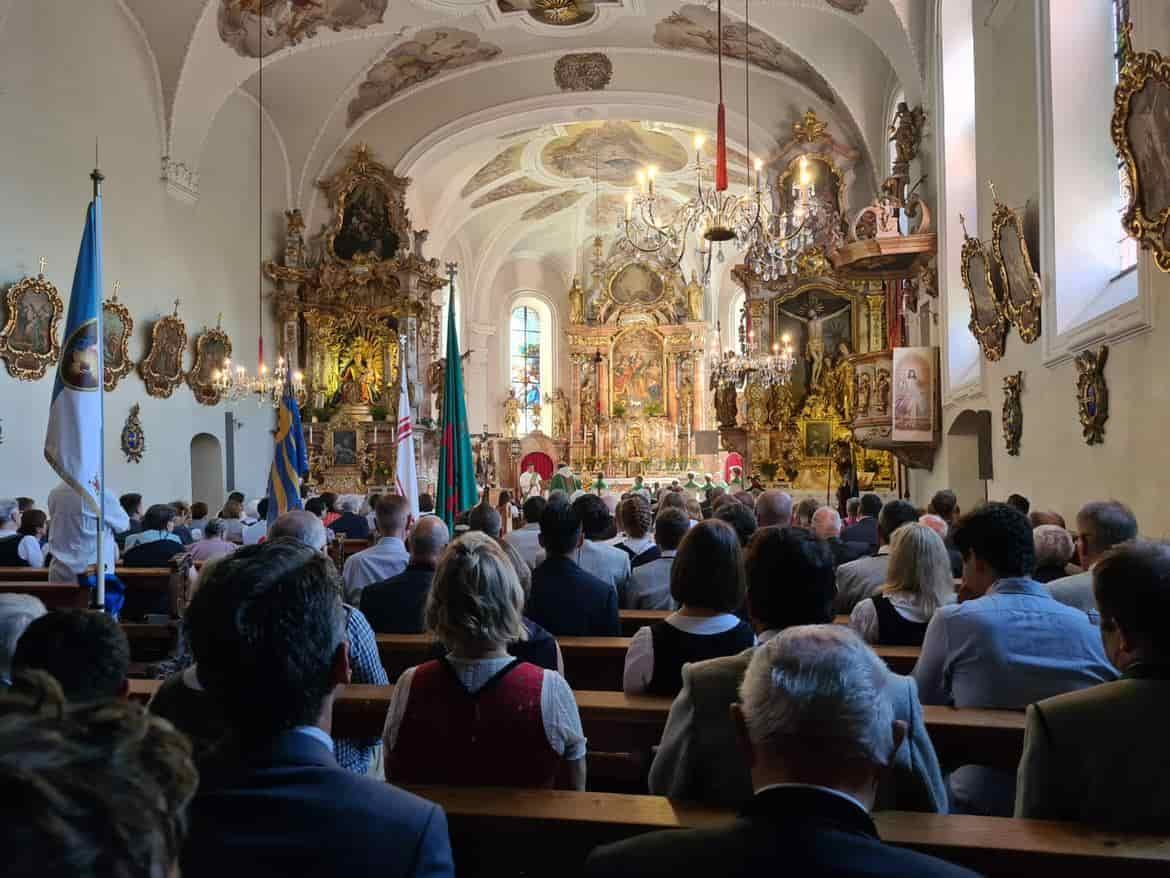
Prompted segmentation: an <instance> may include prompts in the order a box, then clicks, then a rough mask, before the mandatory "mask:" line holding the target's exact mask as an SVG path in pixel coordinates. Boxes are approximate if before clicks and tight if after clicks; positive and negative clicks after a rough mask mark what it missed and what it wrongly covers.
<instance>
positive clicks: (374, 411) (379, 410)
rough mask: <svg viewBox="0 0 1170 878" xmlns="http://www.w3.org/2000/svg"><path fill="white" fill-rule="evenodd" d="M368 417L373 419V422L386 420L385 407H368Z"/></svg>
mask: <svg viewBox="0 0 1170 878" xmlns="http://www.w3.org/2000/svg"><path fill="white" fill-rule="evenodd" d="M370 417H371V418H372V419H374V420H375V421H384V420H386V406H384V405H375V406H370Z"/></svg>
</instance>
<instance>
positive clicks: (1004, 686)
mask: <svg viewBox="0 0 1170 878" xmlns="http://www.w3.org/2000/svg"><path fill="white" fill-rule="evenodd" d="M1116 679H1117V670H1116V669H1115V668H1114V667H1113V666H1112V665H1111V664H1110V663H1109V659H1108V658H1106V656H1105V649H1104V647H1103V646H1102V644H1101V632H1100V629H1098V628H1097V627H1096V626H1094V625H1093V624H1092V622H1091V621H1090V620H1089V617H1088V616H1087V615H1086V614H1085V613H1083V612H1081V611H1080V610H1074V609H1073V608H1072V607H1067V606H1065V605H1064V604H1062V603H1060V602H1059V601H1056V600H1054V599H1053V598H1052V596H1051V595H1050V594H1049V593H1048V590H1047V589H1046V588H1045V587H1044V586H1043V585H1041V584H1040V583H1038V582H1035V581H1034V580H1032V579H1031V578H1029V577H1021V578H1005V579H1001V580H999V581H998V582H996V583H995V585H993V586H992V587H991V588H990V589H988V591H987V594H985V595H984V596H983V597H981V598H976V599H975V600H970V601H966V602H965V603H962V604H951V605H950V606H945V607H941V608H940V609H938V610H937V611H936V612H935V614H934V617H933V618H932V619H931V620H930V624H929V625H927V628H926V637H925V639H924V640H923V642H922V652H921V654H920V655H919V658H918V663H917V664H916V665H915V666H914V682H915V683H917V684H918V697H919V699H920V700H921V701H922V703H923V704H949V705H953V706H954V707H972V708H1000V709H1006V710H1023V709H1024V708H1026V707H1027V706H1028V705H1029V704H1032V703H1034V702H1036V701H1041V700H1043V699H1045V698H1050V697H1051V696H1053V695H1060V694H1062V693H1064V692H1071V691H1073V690H1076V689H1085V688H1088V687H1089V686H1096V685H1097V684H1098V683H1107V682H1110V681H1112V680H1116ZM950 786H951V793H952V808H953V809H959V810H964V811H971V810H973V811H975V812H976V813H999V812H1001V811H1002V810H1003V806H1004V805H1005V804H1006V806H1007V808H1008V810H1007V815H1006V816H1011V804H1012V798H1013V797H1014V787H1015V778H1014V777H1013V776H1011V775H1007V774H1006V773H1004V772H994V773H993V772H992V770H990V769H983V768H974V767H973V766H964V767H962V768H960V769H959V770H958V771H956V772H955V773H954V774H953V775H952V776H951V780H950Z"/></svg>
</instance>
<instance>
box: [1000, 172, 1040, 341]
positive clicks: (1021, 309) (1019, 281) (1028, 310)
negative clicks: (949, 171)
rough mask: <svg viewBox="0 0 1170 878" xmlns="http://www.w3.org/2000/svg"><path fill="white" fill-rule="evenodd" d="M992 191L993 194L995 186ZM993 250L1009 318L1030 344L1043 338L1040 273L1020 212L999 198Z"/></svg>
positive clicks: (1004, 305)
mask: <svg viewBox="0 0 1170 878" xmlns="http://www.w3.org/2000/svg"><path fill="white" fill-rule="evenodd" d="M991 193H992V196H993V197H994V196H995V188H994V187H992V190H991ZM991 252H992V255H993V256H994V257H995V264H996V265H997V266H998V267H999V279H1000V281H1002V283H1003V307H1004V308H1005V309H1006V311H1007V319H1008V320H1009V321H1010V322H1011V324H1012V325H1013V326H1015V327H1016V331H1017V332H1018V333H1019V334H1020V340H1021V341H1022V342H1024V344H1031V343H1032V342H1034V341H1035V340H1036V339H1038V338H1039V337H1040V299H1041V296H1042V292H1041V288H1040V276H1039V275H1038V274H1036V270H1035V269H1034V268H1033V267H1032V256H1031V254H1030V253H1029V252H1028V242H1027V240H1026V239H1025V237H1024V223H1023V221H1022V220H1021V219H1020V215H1019V214H1018V213H1016V212H1015V211H1014V210H1012V209H1011V208H1010V207H1008V206H1007V205H1006V204H1004V203H1003V202H1001V201H1000V200H999V199H998V198H996V199H995V214H994V215H993V216H992V218H991Z"/></svg>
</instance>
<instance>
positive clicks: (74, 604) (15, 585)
mask: <svg viewBox="0 0 1170 878" xmlns="http://www.w3.org/2000/svg"><path fill="white" fill-rule="evenodd" d="M25 569H30V568H25ZM0 594H29V595H32V596H33V597H35V598H40V601H41V603H43V604H44V605H45V606H46V607H47V608H48V609H50V610H84V609H85V608H87V607H88V606H89V589H88V588H82V587H81V586H79V585H70V584H69V583H59V582H52V583H50V582H33V581H23V582H22V581H19V580H18V581H15V582H13V581H9V580H4V581H0Z"/></svg>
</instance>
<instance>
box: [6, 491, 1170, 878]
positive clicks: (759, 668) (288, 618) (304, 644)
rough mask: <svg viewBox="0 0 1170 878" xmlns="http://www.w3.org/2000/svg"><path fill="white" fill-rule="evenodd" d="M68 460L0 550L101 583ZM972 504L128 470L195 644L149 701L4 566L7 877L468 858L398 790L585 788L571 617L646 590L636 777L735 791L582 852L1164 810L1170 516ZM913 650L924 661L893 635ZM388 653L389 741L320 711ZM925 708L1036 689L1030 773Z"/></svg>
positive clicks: (619, 608) (634, 682)
mask: <svg viewBox="0 0 1170 878" xmlns="http://www.w3.org/2000/svg"><path fill="white" fill-rule="evenodd" d="M692 481H693V480H692ZM64 487H65V486H62V487H59V488H58V489H55V490H54V492H53V493H52V494H51V495H50V496H49V498H48V504H47V512H46V511H42V510H40V509H38V508H36V504H35V503H34V502H33V501H32V500H29V499H28V498H18V499H13V500H0V567H19V566H31V567H48V568H49V572H48V580H49V581H55V582H68V581H79V577H80V581H82V582H84V581H85V577H86V576H87V574H88V572H89V571H90V569H91V568H92V566H93V564H94V561H95V555H94V552H95V548H96V544H97V540H98V536H97V529H96V527H95V520H94V516H93V513H92V512H91V511H90V510H88V509H86V508H83V507H82V506H81V504H80V503H78V502H76V501H75V500H72V499H70V497H68V496H66V495H67V494H72V493H73V492H72V491H69V490H68V489H65V490H62V488H64ZM504 494H507V492H504ZM970 505H971V507H972V508H970V509H969V510H966V511H964V510H962V509H960V505H959V498H957V497H956V496H955V494H954V493H953V492H951V491H948V490H943V491H939V492H938V493H937V494H935V495H934V497H933V498H932V499H931V501H930V503H929V504H928V505H927V506H926V507H925V508H917V507H915V505H914V504H912V503H911V502H909V501H908V500H905V499H888V500H887V501H886V502H883V500H882V498H880V497H879V496H878V495H876V494H864V495H862V496H860V497H855V498H852V499H850V500H849V502H848V503H847V505H846V506H845V508H844V509H843V510H841V511H839V510H838V509H835V508H832V507H830V506H827V505H825V504H824V503H822V502H820V501H818V500H815V499H802V500H800V501H799V502H794V498H793V497H791V496H790V495H789V494H787V493H785V492H783V491H779V490H762V489H757V490H755V491H738V492H736V493H729V491H728V490H725V489H724V488H722V487H718V486H710V485H709V486H708V488H707V489H706V490H701V491H698V492H696V491H693V490H688V489H685V488H683V487H682V486H679V485H677V484H676V485H670V486H665V487H660V488H655V487H647V486H645V485H643V484H641V483H639V484H638V485H637V486H636V489H635V490H632V491H629V492H628V493H625V494H623V495H618V494H615V493H605V494H598V493H586V492H583V491H580V490H579V489H577V490H572V491H563V490H554V491H551V492H549V493H548V495H547V496H545V495H543V494H541V493H531V494H530V495H529V496H526V497H525V498H524V499H523V502H522V503H520V505H519V506H517V505H514V504H513V502H512V498H511V495H507V496H500V497H498V498H497V501H496V502H491V499H490V498H489V496H488V492H485V493H484V497H483V500H482V502H481V503H479V504H478V505H476V506H474V507H473V508H471V509H470V510H467V511H466V512H464V513H463V514H461V515H460V516H459V517H458V518H457V520H456V522H455V526H454V527H453V528H452V529H450V530H449V529H448V525H447V524H446V523H445V522H444V521H443V520H442V519H441V518H440V517H438V516H436V515H435V514H434V504H433V501H432V500H431V498H430V497H427V496H425V495H424V496H423V497H422V498H420V504H419V508H420V514H419V515H418V516H417V517H416V516H414V515H413V514H412V512H411V507H410V504H409V502H408V501H407V500H406V499H405V498H404V497H401V496H398V495H396V494H385V495H382V496H375V497H370V498H364V497H353V496H346V497H338V496H336V495H332V494H324V495H321V496H319V497H313V498H310V499H308V500H306V501H305V504H304V509H303V510H297V511H292V512H286V513H284V514H282V515H280V516H278V517H275V518H274V520H273V521H271V522H269V521H268V514H267V513H268V509H267V500H266V499H265V498H259V499H258V500H257V501H255V502H250V501H249V500H248V498H245V497H244V496H243V495H241V494H235V493H234V494H232V495H231V496H230V497H229V498H228V500H227V502H226V503H225V505H224V506H223V507H222V509H220V510H218V512H217V513H216V514H214V515H213V514H211V513H212V510H210V509H209V508H208V506H207V504H204V503H191V504H187V503H185V502H170V503H155V504H152V505H144V498H143V497H142V496H141V495H140V494H126V495H123V496H122V497H121V498H120V499H115V498H110V504H109V509H108V510H107V514H106V524H107V529H108V531H107V534H103V536H102V538H103V539H104V540H106V544H107V546H108V552H109V554H108V555H107V564H108V566H109V569H110V570H111V571H113V570H114V569H115V565H116V567H159V566H165V565H180V566H181V565H183V564H187V568H189V569H190V574H189V575H190V584H189V588H186V589H184V591H183V595H182V596H181V598H180V597H176V595H174V594H171V595H165V596H164V599H163V600H161V601H159V602H157V605H155V606H151V607H150V609H152V610H153V611H154V612H155V614H165V615H167V616H168V617H169V618H173V619H175V620H176V621H177V624H178V625H179V629H180V631H181V647H180V649H179V650H178V653H177V654H176V655H174V656H172V657H170V658H169V659H168V660H167V661H165V662H163V663H162V664H161V665H160V666H159V667H158V668H157V669H155V670H156V673H157V676H158V678H159V679H160V680H161V685H159V687H158V689H157V691H156V692H155V693H154V695H153V697H152V699H151V700H150V702H149V704H148V705H147V706H146V707H145V708H143V707H141V706H139V705H138V704H137V703H136V702H134V701H132V700H129V699H128V698H127V693H128V687H129V680H130V676H131V667H132V663H131V650H130V645H129V641H128V639H127V636H126V633H125V632H124V630H123V628H122V627H121V626H120V625H119V623H118V622H117V621H115V619H113V618H112V617H111V616H110V615H108V614H103V613H100V612H92V611H85V610H52V611H47V610H46V608H45V606H44V605H43V604H42V603H41V602H40V601H39V600H38V599H37V598H35V597H32V596H30V595H25V594H15V593H4V594H0V684H2V685H3V687H4V689H5V692H4V693H3V694H2V695H0V777H2V778H3V780H2V781H0V783H2V785H3V789H5V791H6V793H7V795H6V799H8V800H9V801H10V803H11V806H10V808H9V809H8V816H7V819H6V823H7V829H8V837H9V839H10V844H9V845H8V846H7V848H8V863H9V869H11V870H12V871H11V872H10V874H14V875H24V874H33V873H34V872H35V873H37V874H48V875H58V874H60V875H65V874H87V875H99V874H101V875H111V874H118V875H127V876H130V875H143V876H145V875H152V876H153V875H162V874H167V873H168V872H170V871H171V870H172V869H173V868H175V867H176V865H178V866H179V867H181V873H182V874H184V875H188V876H195V878H198V876H204V875H212V874H217V873H222V872H223V871H224V869H225V868H230V869H232V870H238V871H239V872H240V873H241V874H250V875H253V876H256V875H290V874H303V875H338V876H341V875H345V876H352V875H355V874H370V875H373V874H378V875H403V876H442V875H452V874H454V869H455V866H454V859H453V854H452V847H451V841H450V838H449V833H448V827H447V820H446V816H445V814H444V812H443V810H442V808H441V807H439V806H438V805H436V804H434V803H433V802H430V801H427V800H426V799H425V798H423V797H420V796H417V795H415V794H413V793H411V792H409V790H410V789H412V788H416V787H419V786H424V785H432V786H434V785H441V786H448V787H523V788H538V789H539V788H553V787H557V788H562V789H567V790H576V791H584V790H586V789H587V788H588V786H589V777H588V771H587V758H586V757H587V753H588V752H589V748H588V741H587V738H586V734H585V731H584V728H583V724H582V718H581V713H580V710H579V708H578V704H577V701H576V698H575V693H574V691H573V689H572V688H571V687H570V684H569V682H568V681H567V678H566V676H565V659H564V655H563V652H562V649H561V646H560V644H559V640H560V639H562V638H578V637H594V638H615V637H618V636H620V635H621V633H622V619H621V613H622V612H623V611H660V613H661V615H660V616H659V617H658V618H657V619H656V621H654V622H653V623H651V624H648V625H645V626H643V627H640V628H639V629H638V630H637V631H636V632H635V633H634V635H633V637H631V638H630V640H629V643H628V649H627V651H626V655H625V661H624V672H623V674H622V680H621V688H622V689H623V690H624V692H625V693H627V694H628V695H631V696H634V695H639V696H640V695H650V696H660V697H661V696H666V697H669V698H671V699H673V702H672V704H671V706H670V709H669V715H668V718H667V720H666V724H665V729H664V731H663V734H662V738H661V741H660V743H659V745H658V747H657V748H656V749H655V751H654V754H653V759H652V762H651V763H650V765H649V768H648V775H647V776H646V779H645V781H644V789H643V790H642V792H644V793H650V794H654V795H661V796H666V797H669V798H671V799H674V800H687V801H691V802H697V803H702V804H704V805H707V806H711V807H716V808H724V809H734V811H735V812H736V813H737V814H738V817H736V818H735V819H734V820H729V821H728V822H727V823H726V824H725V825H721V826H718V827H712V828H703V829H687V830H671V831H668V832H657V833H649V834H644V835H638V836H635V837H633V838H630V839H627V840H625V841H621V842H618V843H616V844H609V845H605V846H602V847H599V848H598V849H596V850H595V851H594V852H593V853H592V855H591V856H590V857H589V861H588V863H587V864H586V867H585V868H586V871H587V873H588V874H591V875H597V876H610V875H615V876H616V875H665V874H667V873H668V872H677V871H680V870H681V871H683V872H684V873H686V874H696V875H699V874H710V875H716V874H720V875H748V874H752V875H754V874H757V872H758V871H759V870H760V869H761V868H765V867H767V864H769V863H773V864H781V863H782V864H783V865H784V867H785V868H786V869H787V870H788V871H787V872H786V874H800V875H822V874H823V875H845V874H850V875H875V876H876V875H905V876H918V875H922V876H925V875H940V876H960V875H969V874H973V873H971V872H969V871H968V870H966V869H964V868H961V867H959V866H956V865H952V864H950V863H947V862H944V861H943V860H940V859H937V858H934V857H931V856H927V855H925V854H922V853H916V852H913V851H910V850H907V849H903V848H900V847H896V846H893V845H888V844H884V843H883V842H882V841H881V840H880V838H879V836H878V832H877V829H876V827H875V823H874V821H873V819H872V817H871V816H870V815H871V813H872V812H874V811H881V810H887V809H891V810H898V811H912V812H922V813H936V814H946V813H955V814H979V815H988V816H999V817H1013V816H1014V817H1016V818H1039V819H1047V820H1059V821H1073V822H1077V823H1080V824H1084V825H1086V826H1091V827H1096V828H1108V829H1112V830H1117V831H1146V832H1162V833H1164V832H1165V831H1166V829H1167V826H1168V825H1170V794H1167V792H1166V791H1167V790H1170V775H1168V774H1167V772H1166V771H1165V770H1163V769H1162V768H1161V766H1162V765H1163V764H1164V763H1163V762H1162V760H1161V759H1160V757H1159V753H1160V747H1159V746H1158V744H1157V742H1156V736H1157V734H1158V723H1157V722H1156V718H1157V717H1158V716H1160V715H1161V711H1162V705H1163V704H1164V702H1165V696H1166V695H1167V694H1170V628H1167V624H1168V623H1167V621H1166V620H1167V619H1170V546H1167V545H1166V544H1163V543H1161V542H1155V541H1149V540H1144V539H1142V538H1140V537H1139V528H1138V523H1137V521H1136V519H1135V517H1134V515H1133V514H1132V512H1131V511H1130V510H1129V509H1128V508H1127V507H1126V506H1125V505H1124V504H1122V503H1120V502H1116V501H1112V500H1108V501H1094V502H1090V503H1087V504H1086V505H1084V506H1083V507H1082V508H1081V509H1080V511H1079V513H1078V514H1077V516H1076V519H1075V522H1074V527H1073V528H1072V529H1071V530H1070V529H1068V528H1067V527H1066V523H1065V521H1064V520H1063V519H1062V518H1061V517H1060V516H1059V515H1058V514H1056V513H1054V512H1047V511H1041V510H1035V509H1032V508H1030V504H1029V503H1028V501H1027V500H1026V499H1025V498H1023V497H1021V496H1019V495H1012V496H1011V497H1010V498H1009V500H1008V502H1004V503H1000V502H980V503H978V504H975V503H972V504H970ZM842 512H844V515H843V514H842ZM346 540H349V541H351V542H352V541H360V540H364V541H366V547H365V548H363V549H361V550H360V551H354V552H352V553H350V554H348V556H346V557H344V558H342V557H341V556H340V555H337V554H336V553H335V552H333V551H332V550H333V549H334V547H335V546H337V545H338V544H339V543H345V541H346ZM339 560H340V562H341V563H340V564H339V563H337V562H338V561H339ZM187 562H189V563H187ZM122 621H139V620H126V619H123V620H122ZM412 634H413V635H427V636H428V640H429V641H430V642H431V644H432V646H431V648H430V651H429V653H428V656H427V660H425V661H422V662H421V663H419V664H417V665H415V666H413V667H410V668H408V669H406V670H404V671H402V673H400V674H399V675H398V676H397V679H396V680H391V678H390V675H388V674H387V671H386V668H385V667H384V666H383V661H382V658H381V657H380V655H379V649H378V640H377V638H378V635H412ZM895 646H897V647H916V648H919V649H920V652H919V654H918V659H917V662H916V664H915V665H914V667H913V671H912V672H911V673H909V674H907V675H899V674H895V673H893V672H891V671H890V670H889V669H888V668H887V665H886V664H885V663H884V662H883V660H882V659H881V658H880V657H879V655H878V654H877V653H876V652H875V651H874V649H873V648H872V647H895ZM391 682H393V683H394V688H393V692H392V695H391V696H390V698H389V704H388V709H387V711H386V716H385V720H384V723H383V728H382V734H381V736H380V737H371V738H351V737H339V736H338V735H335V734H334V733H333V725H332V717H333V709H334V704H335V702H336V701H337V700H338V698H339V697H340V696H341V694H342V692H343V691H344V688H345V687H346V686H347V685H349V684H368V685H372V686H388V685H389V684H390V683H391ZM930 705H944V706H951V707H955V708H985V709H995V710H1012V711H1020V712H1026V713H1025V716H1026V720H1025V737H1024V749H1023V757H1022V759H1021V761H1020V762H1019V765H1018V767H1017V770H1016V771H1015V772H1012V771H1009V770H1006V769H1005V768H1004V767H1002V766H989V765H983V764H979V763H978V762H975V761H973V762H972V763H971V764H967V765H960V766H958V767H954V768H951V767H949V766H948V770H947V771H946V773H944V772H943V769H942V767H940V761H939V758H938V756H937V755H936V751H935V747H934V745H933V744H932V741H931V738H930V735H929V733H928V730H927V727H926V722H925V719H924V706H930ZM229 864H230V865H229ZM555 867H556V864H549V871H550V873H551V872H553V871H556V868H555Z"/></svg>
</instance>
